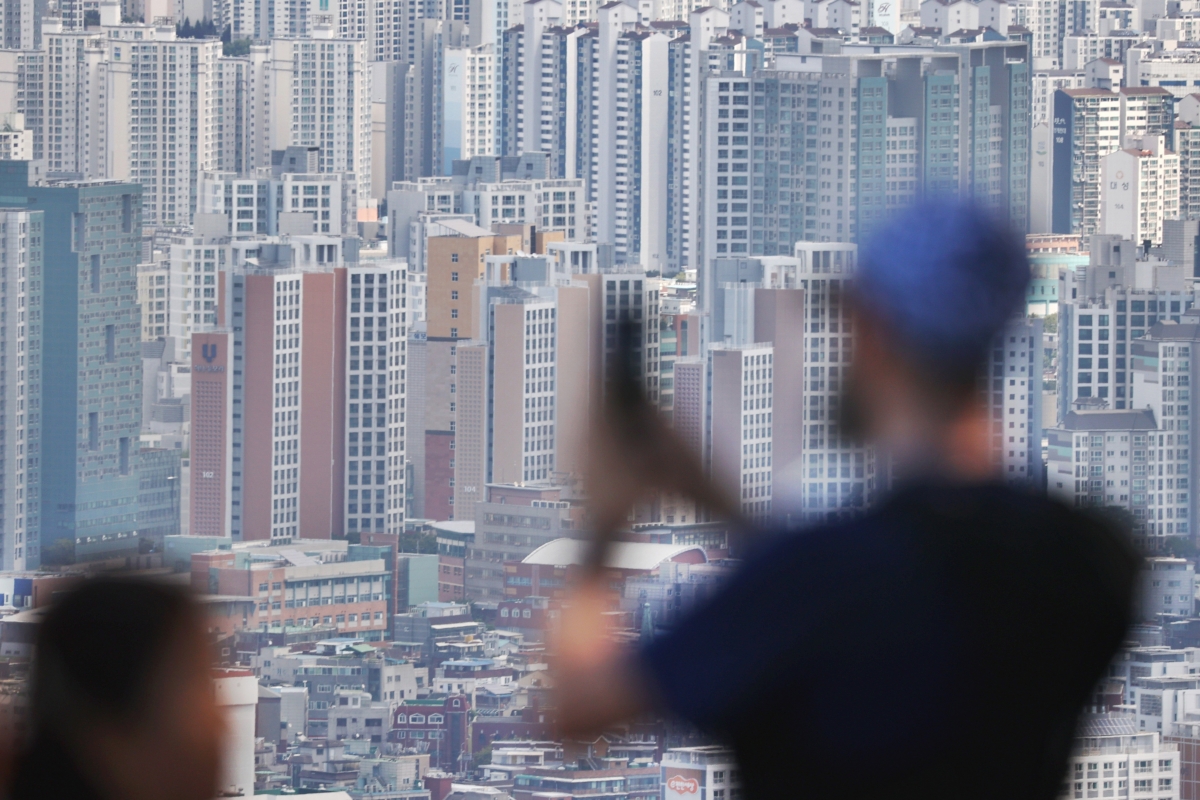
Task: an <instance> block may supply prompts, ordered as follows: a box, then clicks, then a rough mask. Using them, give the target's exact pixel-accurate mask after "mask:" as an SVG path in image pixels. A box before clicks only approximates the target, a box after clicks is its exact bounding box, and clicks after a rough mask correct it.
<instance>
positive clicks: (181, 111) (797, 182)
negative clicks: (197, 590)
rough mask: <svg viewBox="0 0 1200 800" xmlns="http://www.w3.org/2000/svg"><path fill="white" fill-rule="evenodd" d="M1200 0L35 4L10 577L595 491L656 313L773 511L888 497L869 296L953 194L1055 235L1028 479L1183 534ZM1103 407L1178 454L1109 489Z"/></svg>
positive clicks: (1039, 331) (725, 459)
mask: <svg viewBox="0 0 1200 800" xmlns="http://www.w3.org/2000/svg"><path fill="white" fill-rule="evenodd" d="M1189 2H1190V0H1180V1H1179V2H1173V3H1167V4H1162V3H1156V2H1153V1H1152V0H1143V1H1142V2H1138V3H1133V4H1130V3H1112V2H1107V0H1106V1H1105V2H1100V1H1099V0H1096V1H1093V0H1080V1H1078V2H1060V1H1059V0H1021V1H1020V2H1001V0H982V1H981V2H973V0H925V2H921V3H915V2H913V3H902V4H900V5H899V6H897V5H896V4H894V3H885V2H868V3H865V4H861V5H860V4H858V3H854V2H850V1H849V0H742V1H741V2H737V3H719V4H716V5H713V6H699V5H696V4H693V5H688V4H680V3H677V2H664V1H663V0H640V1H637V2H634V1H632V0H629V1H627V0H619V1H618V2H609V3H607V4H604V5H599V6H598V5H596V4H595V3H592V2H590V0H567V1H566V2H559V1H558V0H531V1H530V2H525V3H512V2H508V0H470V1H469V2H467V1H466V0H464V1H463V2H458V1H457V0H455V1H454V2H447V3H433V2H418V0H355V2H349V3H341V4H335V5H334V6H330V5H329V4H326V3H323V2H310V1H309V0H301V1H298V2H289V3H278V4H274V3H266V4H263V3H249V2H242V0H211V1H210V2H197V1H196V0H181V1H180V2H177V3H170V4H168V3H164V2H161V0H141V2H139V0H125V1H124V2H117V1H116V0H58V2H54V0H14V2H11V3H8V4H6V5H4V6H3V7H2V9H0V15H2V19H3V29H4V40H3V45H4V46H3V48H2V49H0V111H3V113H4V116H3V118H2V119H0V157H2V158H3V159H5V160H4V161H0V179H2V180H3V186H2V187H0V189H2V191H0V214H2V215H3V222H2V223H0V224H2V225H3V227H2V228H0V242H3V243H4V247H3V249H2V250H0V258H2V259H3V266H2V267H0V268H3V269H4V270H5V271H4V273H3V277H2V280H0V284H2V285H0V291H2V292H3V298H4V305H3V308H2V310H0V329H3V331H4V340H3V349H2V351H0V380H2V382H3V383H2V386H0V393H2V395H3V401H2V402H3V404H4V408H5V427H4V433H3V445H2V446H3V448H4V451H3V452H4V455H3V459H2V464H3V474H2V481H0V483H2V485H3V492H4V497H3V499H2V500H0V503H2V506H0V508H2V509H3V514H2V515H3V532H2V534H0V535H2V536H3V539H2V545H3V546H2V547H0V568H3V569H26V568H32V567H36V566H38V565H39V564H41V563H56V562H57V563H61V562H63V561H69V560H71V559H84V560H87V559H108V558H119V557H128V556H129V555H132V554H137V553H139V552H141V553H143V554H144V553H146V552H153V551H154V550H155V549H156V547H157V546H158V545H157V544H156V542H158V541H159V540H160V539H161V538H162V537H163V536H164V535H170V534H188V535H193V536H206V537H217V538H220V539H232V540H235V541H236V540H247V541H249V540H263V541H268V542H275V543H280V544H286V543H289V542H295V541H300V540H311V539H329V538H335V539H337V538H349V539H352V540H360V541H361V540H362V537H363V536H375V535H387V536H399V535H401V534H402V533H403V532H405V531H406V530H411V529H413V528H414V527H420V526H421V525H425V524H428V523H430V522H448V523H455V524H458V525H469V524H478V525H479V526H481V527H480V531H482V530H483V527H482V526H483V525H484V524H485V522H486V520H484V516H486V515H487V514H492V513H493V512H490V511H483V510H482V509H485V508H491V507H493V506H494V505H495V503H494V502H493V499H492V494H493V492H494V491H498V488H497V487H504V486H507V487H522V486H525V487H528V486H540V487H551V488H552V489H553V492H557V493H558V494H557V495H555V496H560V495H561V497H562V498H566V499H560V500H555V501H553V502H575V501H576V500H578V498H580V497H581V496H583V494H584V493H585V487H584V486H582V484H580V482H579V480H580V478H581V476H582V472H583V468H584V461H585V454H586V434H587V430H588V425H589V420H590V419H591V415H592V414H593V413H595V410H596V407H597V404H598V403H599V402H600V401H601V397H602V396H603V393H604V389H605V386H606V382H607V380H608V376H607V374H606V371H607V369H608V359H609V356H610V355H611V353H612V352H613V351H614V349H615V348H616V347H617V341H618V328H619V326H621V325H622V324H623V323H630V324H633V325H634V326H636V328H637V330H638V331H639V333H638V336H637V346H636V355H637V358H638V364H639V369H640V370H641V379H642V383H643V386H644V388H645V392H646V396H647V397H648V398H649V399H650V401H651V402H653V403H655V404H656V405H657V406H658V407H659V408H660V409H661V411H662V413H663V414H664V415H665V416H666V417H667V418H668V419H669V420H670V421H671V422H672V424H673V425H674V426H675V427H676V429H677V430H678V431H679V432H680V433H681V435H682V436H683V438H684V439H685V440H686V441H688V442H689V443H690V444H691V445H692V446H693V447H694V448H695V450H696V452H697V453H699V454H700V455H701V457H702V460H703V462H704V464H705V467H706V468H707V469H708V470H709V471H710V472H711V473H712V474H713V476H714V477H715V478H717V479H718V480H719V481H720V482H722V483H723V484H724V485H726V486H727V487H728V488H729V489H730V490H731V491H734V492H736V493H737V494H738V496H740V499H741V502H742V507H743V511H744V512H745V513H746V515H748V516H750V517H753V518H756V519H763V520H767V519H772V520H780V521H783V522H785V523H787V524H806V523H809V522H813V521H818V520H821V519H827V518H829V517H831V516H838V515H843V514H855V513H859V512H861V511H862V510H863V509H865V508H867V507H869V506H870V505H871V503H872V502H873V500H874V498H875V497H877V496H878V495H879V493H880V492H882V491H884V490H886V488H887V486H888V484H889V482H890V474H889V465H888V463H887V460H886V459H885V458H882V457H880V456H878V455H877V454H876V453H875V452H873V451H872V450H871V449H870V448H868V447H865V446H863V445H862V443H860V442H857V441H855V440H853V439H852V438H851V437H849V436H847V435H846V433H845V431H844V430H843V428H842V425H841V419H840V417H841V414H840V408H839V401H840V399H841V396H842V391H843V388H844V385H845V380H846V369H847V365H848V363H849V361H850V359H851V356H852V353H853V349H854V330H853V321H852V319H851V318H850V316H849V311H848V308H847V305H846V303H845V298H846V284H847V282H848V281H850V280H852V278H853V275H854V270H855V262H856V258H857V243H858V242H859V241H860V240H862V239H863V238H864V237H867V236H870V234H871V232H872V230H873V229H874V227H875V226H876V225H878V223H879V222H880V221H882V220H883V219H884V218H886V217H887V215H888V214H889V213H890V212H892V211H894V210H895V209H897V208H900V207H902V206H904V205H906V204H908V203H910V202H912V201H913V200H914V199H916V198H919V197H921V196H922V195H927V194H933V193H953V194H959V195H961V196H963V197H969V198H971V199H972V200H973V201H974V202H977V203H979V204H982V205H984V206H987V207H988V208H991V209H993V210H994V211H995V213H997V214H998V215H1000V216H1002V217H1003V218H1005V219H1007V220H1008V221H1009V222H1010V223H1011V224H1012V225H1013V226H1014V228H1016V229H1017V230H1019V231H1021V232H1025V233H1029V234H1034V235H1035V236H1034V237H1033V238H1031V253H1033V254H1034V260H1035V270H1037V276H1036V278H1035V281H1034V284H1033V286H1032V288H1031V294H1030V306H1029V310H1030V314H1031V316H1029V317H1023V318H1019V319H1014V320H1013V323H1012V325H1011V326H1010V330H1008V331H1007V332H1006V334H1005V336H1004V337H1003V338H1004V341H998V342H997V344H996V347H995V348H994V350H993V353H992V356H991V359H990V362H989V365H988V370H987V372H988V374H987V375H986V376H983V377H981V387H980V388H981V391H982V392H983V393H984V395H985V396H986V398H987V400H988V404H989V409H990V413H991V414H992V418H993V431H992V434H993V453H994V458H995V461H996V464H997V467H998V469H999V470H1000V471H1001V472H1002V473H1003V474H1004V476H1005V478H1006V479H1009V480H1012V481H1016V482H1022V483H1028V484H1030V485H1034V486H1039V487H1040V486H1046V485H1049V488H1051V489H1052V490H1055V491H1058V490H1061V491H1063V492H1064V493H1066V494H1069V495H1071V496H1073V497H1074V498H1075V499H1074V502H1077V503H1082V504H1102V505H1121V506H1124V507H1127V508H1128V510H1129V511H1130V513H1131V514H1133V515H1134V516H1135V517H1136V518H1137V519H1138V520H1139V521H1140V522H1139V524H1140V525H1141V530H1142V532H1143V533H1146V534H1154V535H1162V536H1179V535H1187V536H1190V535H1192V533H1193V531H1192V530H1191V528H1190V527H1189V525H1190V522H1191V520H1192V519H1194V518H1195V513H1197V509H1192V508H1191V505H1192V494H1191V486H1190V481H1191V480H1193V478H1191V477H1190V476H1188V473H1189V472H1190V470H1191V466H1190V465H1191V464H1192V463H1193V462H1194V461H1195V459H1193V458H1192V456H1191V455H1190V450H1188V448H1189V447H1190V438H1189V437H1190V434H1189V433H1187V430H1188V424H1187V420H1186V417H1187V415H1188V414H1189V413H1190V411H1188V409H1190V408H1191V406H1189V405H1188V404H1187V403H1188V402H1189V401H1188V400H1187V392H1188V391H1189V389H1188V388H1187V378H1186V375H1183V374H1180V370H1178V369H1176V370H1175V371H1174V372H1173V373H1172V374H1169V375H1168V374H1165V372H1164V373H1163V374H1157V373H1153V370H1152V369H1151V366H1152V365H1158V366H1157V367H1155V368H1156V369H1159V370H1165V366H1162V365H1164V364H1168V363H1172V364H1174V365H1175V366H1176V367H1178V365H1179V364H1181V363H1186V361H1185V360H1184V359H1182V358H1181V356H1180V355H1178V354H1179V353H1188V352H1191V350H1189V348H1190V347H1191V345H1186V344H1178V343H1177V344H1167V342H1176V341H1182V339H1181V337H1185V333H1184V332H1185V329H1187V327H1188V325H1190V324H1193V323H1192V322H1190V321H1189V320H1191V317H1189V316H1188V312H1189V310H1190V309H1191V308H1193V306H1194V305H1195V303H1194V300H1195V288H1194V276H1195V270H1196V260H1195V254H1196V249H1197V246H1196V241H1195V236H1196V234H1197V230H1196V225H1195V223H1194V222H1193V221H1192V220H1193V219H1195V218H1197V217H1200V177H1196V175H1195V174H1194V173H1195V172H1197V171H1200V167H1197V168H1196V170H1193V165H1194V163H1195V162H1197V161H1200V94H1192V93H1191V89H1190V88H1189V87H1192V86H1193V85H1195V84H1197V83H1198V82H1200V75H1198V76H1196V77H1197V80H1192V79H1191V78H1190V77H1189V76H1190V75H1191V72H1189V70H1191V69H1194V68H1193V67H1191V66H1190V64H1191V63H1192V60H1191V59H1190V55H1189V54H1190V53H1191V48H1192V39H1193V38H1194V36H1193V34H1200V7H1196V8H1193V7H1192V5H1190V4H1189ZM197 30H207V31H216V32H218V33H219V34H222V36H220V37H217V36H198V37H194V36H193V33H194V32H195V31H197ZM1189 81H1191V82H1190V83H1189ZM1039 259H1041V260H1039ZM1105 276H1107V277H1105ZM1055 315H1057V316H1055ZM1047 316H1049V317H1051V318H1052V319H1053V321H1052V322H1049V323H1046V324H1043V321H1042V318H1043V317H1047ZM1164 325H1165V326H1167V328H1165V329H1164V328H1163V327H1162V326H1164ZM1093 337H1094V338H1093ZM1151 350H1153V353H1152V352H1151ZM1168 350H1171V351H1173V352H1174V353H1176V355H1174V356H1172V357H1167V356H1166V355H1163V354H1164V353H1165V352H1167V351H1168ZM1160 351H1161V352H1160ZM1047 391H1048V392H1050V394H1047V393H1046V392H1047ZM1048 398H1049V399H1048ZM1181 398H1182V399H1181ZM1105 415H1107V416H1105ZM1110 417H1111V419H1110ZM1102 423H1103V425H1110V424H1111V425H1118V426H1120V425H1127V426H1129V427H1128V430H1129V431H1145V432H1144V433H1130V434H1128V435H1129V436H1131V437H1137V438H1138V440H1139V441H1142V440H1145V441H1146V445H1145V452H1144V453H1143V454H1142V456H1140V457H1139V459H1140V458H1142V457H1144V459H1145V460H1144V462H1143V461H1141V460H1139V461H1137V462H1136V463H1134V461H1133V460H1132V459H1133V458H1134V456H1133V455H1129V454H1128V453H1135V452H1142V448H1141V447H1140V446H1139V447H1138V448H1137V449H1136V450H1134V449H1133V448H1132V447H1131V448H1130V449H1129V450H1128V453H1125V451H1124V450H1123V449H1122V448H1115V450H1116V452H1119V453H1122V455H1116V456H1112V458H1114V459H1117V460H1118V461H1120V459H1122V458H1126V457H1127V458H1128V459H1130V461H1129V463H1128V464H1125V463H1124V462H1121V463H1116V462H1114V463H1112V464H1109V463H1108V461H1107V460H1106V459H1108V458H1109V455H1111V454H1109V455H1102V456H1101V457H1100V458H1099V459H1097V460H1096V463H1095V464H1093V463H1092V459H1093V458H1094V457H1095V456H1096V453H1095V452H1092V451H1091V450H1090V449H1089V450H1088V455H1087V458H1085V459H1084V461H1086V462H1087V463H1086V468H1085V464H1084V463H1083V462H1082V461H1080V460H1079V459H1080V458H1081V457H1082V454H1083V449H1082V448H1083V447H1084V444H1085V443H1087V444H1088V445H1089V448H1090V444H1091V442H1092V441H1093V440H1094V439H1095V438H1096V436H1101V438H1103V435H1101V434H1094V433H1087V434H1086V435H1085V434H1084V433H1082V432H1080V433H1078V435H1075V434H1069V433H1068V431H1071V430H1076V431H1083V430H1084V428H1085V427H1086V426H1087V425H1092V426H1093V427H1094V426H1099V425H1101V424H1102ZM1080 426H1084V427H1080ZM1047 430H1049V431H1050V433H1049V438H1048V439H1047V441H1048V445H1047V444H1045V443H1044V441H1043V440H1044V439H1045V438H1046V435H1045V434H1046V431H1047ZM1089 430H1090V429H1089ZM1123 430H1124V429H1123ZM1119 435H1125V434H1119ZM71 437H73V438H71ZM1156 437H1157V438H1156ZM1151 438H1155V439H1156V441H1157V439H1161V440H1162V442H1161V443H1160V445H1159V446H1157V447H1156V448H1155V449H1153V450H1151V449H1150V445H1149V443H1148V442H1149V440H1150V439H1151ZM1168 440H1170V444H1168ZM1068 442H1069V443H1070V450H1071V452H1070V453H1068V452H1067V443H1068ZM1047 446H1048V449H1044V448H1045V447H1047ZM1151 453H1153V455H1151ZM72 459H73V461H72ZM1047 464H1048V466H1047ZM1109 467H1112V468H1113V469H1112V470H1109ZM1097 468H1099V471H1097ZM1106 471H1113V472H1114V475H1113V476H1112V477H1105V476H1106V475H1107V472H1106ZM1122 472H1128V473H1129V474H1128V476H1127V477H1126V476H1122V475H1121V473H1122ZM1160 472H1161V474H1162V479H1161V481H1160V480H1159V473H1160ZM1152 473H1153V476H1154V480H1153V481H1152V480H1150V477H1151V474H1152ZM1068 474H1070V480H1069V481H1068V480H1066V476H1067V475H1068ZM1168 476H1171V477H1168ZM1124 481H1127V483H1123V482H1124ZM1160 483H1161V486H1160V485H1159V484H1160ZM1059 484H1062V485H1059ZM1151 484H1153V486H1154V488H1151ZM546 491H550V489H547V490H546ZM553 492H552V493H553ZM514 496H522V497H524V495H514ZM522 502H524V501H522ZM529 502H530V503H532V502H533V501H532V500H531V501H529ZM537 502H539V503H540V502H551V501H549V500H544V499H543V500H538V501H537ZM706 514H707V512H706V511H705V509H703V508H696V507H694V506H692V505H689V504H688V503H687V502H686V501H684V500H683V499H681V498H675V497H665V496H664V497H661V498H658V499H656V500H654V501H652V502H650V503H649V505H647V506H646V507H645V508H640V509H638V510H637V511H636V512H635V514H634V516H633V518H632V520H631V521H632V522H634V523H641V522H657V523H664V524H665V523H672V524H676V523H677V524H683V523H685V522H686V523H689V524H705V523H706V522H707V517H706ZM531 519H532V517H531ZM1160 520H1161V523H1160ZM538 524H541V523H538ZM518 527H519V526H518ZM556 529H557V528H556ZM459 533H462V534H463V535H464V536H465V528H464V529H463V530H460V531H459ZM488 535H489V536H492V535H493V534H488ZM494 535H498V536H502V537H503V536H511V537H515V538H513V541H518V540H520V541H524V542H525V544H524V545H523V546H524V547H525V550H527V551H528V550H531V549H532V548H533V545H534V542H535V539H536V537H534V538H529V535H528V534H525V533H520V532H511V533H508V534H494ZM681 535H682V534H681ZM522 536H524V537H526V538H525V539H521V537H522ZM473 541H474V540H470V541H468V540H467V539H463V540H462V541H461V542H460V543H461V544H462V545H463V546H464V548H466V550H470V547H469V545H470V544H471V543H472V542H473ZM479 544H480V545H483V544H485V543H484V542H482V540H480V541H479ZM464 552H465V551H464ZM476 555H479V553H478V552H476ZM475 561H476V563H477V564H478V563H482V562H481V561H480V559H478V558H476V559H475ZM479 569H482V567H479Z"/></svg>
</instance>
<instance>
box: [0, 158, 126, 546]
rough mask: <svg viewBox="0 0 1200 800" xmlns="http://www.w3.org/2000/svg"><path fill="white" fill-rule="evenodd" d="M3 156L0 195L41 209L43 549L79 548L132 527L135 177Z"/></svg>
mask: <svg viewBox="0 0 1200 800" xmlns="http://www.w3.org/2000/svg"><path fill="white" fill-rule="evenodd" d="M29 178H30V163H29V162H24V161H6V162H0V205H4V206H8V207H24V208H28V209H30V210H39V211H41V212H43V214H44V220H45V227H46V245H45V250H44V262H45V263H44V271H45V293H44V299H43V330H44V336H43V347H42V366H41V373H42V387H41V391H42V404H41V408H42V457H41V496H42V512H41V541H42V560H43V561H44V562H50V563H53V562H55V561H60V560H64V559H65V558H67V557H70V556H75V557H77V558H81V559H86V558H87V555H88V550H89V548H90V547H96V548H98V549H99V550H101V551H103V550H104V549H105V547H104V543H106V542H111V541H113V540H115V539H116V538H118V536H120V538H125V537H126V536H128V535H129V534H130V533H132V532H134V531H136V530H137V524H138V491H139V481H138V476H137V451H138V449H139V446H138V437H139V434H140V431H141V423H142V420H141V393H142V389H141V382H142V377H141V344H140V327H141V315H140V312H139V308H138V303H137V277H136V270H137V263H138V261H139V260H140V258H141V245H142V188H141V186H139V185H137V184H129V183H121V182H118V181H87V182H76V183H61V184H55V185H36V184H35V185H31V181H30V179H29Z"/></svg>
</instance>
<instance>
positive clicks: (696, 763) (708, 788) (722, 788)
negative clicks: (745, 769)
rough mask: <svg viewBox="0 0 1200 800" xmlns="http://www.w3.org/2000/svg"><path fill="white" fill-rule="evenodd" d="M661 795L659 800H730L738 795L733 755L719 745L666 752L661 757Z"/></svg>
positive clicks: (738, 786) (681, 748)
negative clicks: (722, 799)
mask: <svg viewBox="0 0 1200 800" xmlns="http://www.w3.org/2000/svg"><path fill="white" fill-rule="evenodd" d="M662 791H663V800H696V799H697V798H706V799H707V798H715V797H718V796H720V797H725V798H732V797H734V796H736V795H738V794H741V791H742V788H741V778H740V775H739V772H738V767H737V762H736V761H734V757H733V751H732V750H729V749H728V748H725V747H722V746H720V745H708V746H704V747H675V748H672V749H670V750H667V751H666V752H664V753H663V757H662ZM718 792H720V794H719V795H718V794H717V793H718ZM735 793H736V794H735Z"/></svg>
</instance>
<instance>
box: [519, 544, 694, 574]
mask: <svg viewBox="0 0 1200 800" xmlns="http://www.w3.org/2000/svg"><path fill="white" fill-rule="evenodd" d="M590 544H591V542H589V541H588V540H586V539H566V538H563V539H554V540H553V541H549V542H546V543H545V544H544V545H542V546H541V547H539V548H538V549H536V550H534V551H533V552H532V553H530V554H529V555H527V556H525V558H524V559H522V561H521V563H523V564H538V565H541V566H546V567H568V566H577V565H581V564H583V562H584V559H585V557H586V554H587V548H588V546H589V545H590ZM692 550H695V551H696V552H698V553H699V554H700V555H701V556H702V557H703V560H704V561H705V562H707V561H708V556H707V554H705V552H704V548H702V547H699V546H697V545H690V544H689V545H680V544H651V543H649V542H613V544H612V547H611V548H610V549H609V553H608V562H607V563H606V564H605V566H607V567H610V568H612V569H630V570H652V569H654V568H655V567H657V566H658V565H659V564H661V563H663V562H664V561H670V560H671V559H673V558H676V557H678V556H680V555H682V554H684V553H687V552H689V551H692Z"/></svg>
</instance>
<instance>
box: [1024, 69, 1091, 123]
mask: <svg viewBox="0 0 1200 800" xmlns="http://www.w3.org/2000/svg"><path fill="white" fill-rule="evenodd" d="M1085 86H1087V81H1086V77H1085V75H1084V73H1083V72H1082V71H1081V70H1058V69H1056V70H1044V71H1040V72H1034V73H1033V94H1032V98H1031V102H1032V109H1033V110H1032V112H1031V116H1032V118H1033V125H1035V126H1036V125H1049V124H1050V122H1051V117H1052V116H1053V113H1054V93H1055V92H1056V91H1058V90H1059V89H1082V88H1084V87H1085Z"/></svg>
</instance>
